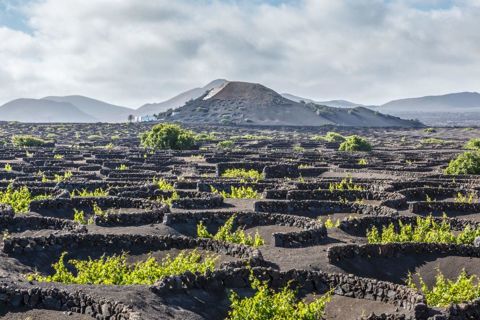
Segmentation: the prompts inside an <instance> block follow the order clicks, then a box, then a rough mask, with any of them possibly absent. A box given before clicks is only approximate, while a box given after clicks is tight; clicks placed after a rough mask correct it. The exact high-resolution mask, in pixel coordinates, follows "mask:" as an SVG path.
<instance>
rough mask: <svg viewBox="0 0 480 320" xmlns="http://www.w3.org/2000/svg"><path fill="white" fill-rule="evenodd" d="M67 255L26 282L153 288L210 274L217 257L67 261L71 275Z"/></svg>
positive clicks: (118, 257)
mask: <svg viewBox="0 0 480 320" xmlns="http://www.w3.org/2000/svg"><path fill="white" fill-rule="evenodd" d="M66 255H67V253H66V252H64V253H62V255H61V256H60V259H59V260H58V262H56V263H54V264H53V265H52V266H53V269H54V270H55V273H54V274H53V275H49V276H42V275H40V274H38V273H34V274H29V275H28V276H27V279H28V280H29V281H33V280H35V281H39V282H60V283H65V284H104V285H133V284H144V285H152V284H154V283H155V282H156V281H158V280H160V279H162V278H164V277H168V276H173V275H180V274H182V273H185V272H187V271H190V272H193V273H197V272H198V273H201V274H205V273H206V272H207V271H213V269H214V267H215V262H216V261H217V259H218V257H217V256H214V255H209V256H206V257H204V258H203V259H202V256H201V255H200V253H198V251H196V250H194V251H192V252H190V253H185V252H181V253H180V254H178V255H177V256H176V257H175V258H171V257H170V255H167V256H166V257H165V258H164V259H162V260H161V261H160V262H159V261H157V259H155V258H154V257H152V256H149V257H148V258H147V259H146V260H144V261H139V262H136V263H134V264H128V263H127V255H126V254H125V253H123V254H121V255H113V256H109V257H107V256H105V255H103V256H102V257H100V258H99V259H96V260H93V259H91V258H89V259H88V260H76V259H71V260H68V264H70V265H72V266H73V267H74V269H75V272H70V270H69V268H68V267H67V265H66V263H65V256H66Z"/></svg>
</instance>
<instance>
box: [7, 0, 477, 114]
mask: <svg viewBox="0 0 480 320" xmlns="http://www.w3.org/2000/svg"><path fill="white" fill-rule="evenodd" d="M479 17H480V0H458V1H454V0H403V1H402V0H303V1H302V0H298V1H295V0H283V1H281V0H263V1H262V0H255V1H253V0H243V1H242V0H236V1H235V0H196V1H194V0H175V1H172V0H152V1H139V0H95V1H86V0H0V104H3V103H5V102H7V101H8V100H11V99H14V98H18V97H31V98H40V97H42V96H47V95H67V94H82V95H87V96H90V97H94V98H98V99H102V100H106V101H108V102H112V103H116V104H120V105H126V106H130V107H135V108H136V107H138V106H140V105H142V104H144V103H146V102H159V101H162V100H165V99H167V98H170V97H172V96H173V95H175V94H177V93H179V92H181V91H184V90H187V89H190V88H193V87H198V86H202V85H204V84H206V83H208V82H210V81H211V80H213V79H216V78H226V79H229V80H242V81H250V82H259V83H262V84H265V85H267V86H269V87H271V88H273V89H275V90H276V91H279V92H289V93H292V94H296V95H299V96H304V97H308V98H314V99H317V100H323V99H348V100H353V101H355V102H359V103H371V104H378V103H383V102H386V101H388V100H391V99H395V98H401V97H411V96H420V95H428V94H441V93H448V92H455V91H480V32H479V30H480V19H479Z"/></svg>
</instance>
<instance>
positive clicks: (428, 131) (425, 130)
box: [423, 128, 437, 133]
mask: <svg viewBox="0 0 480 320" xmlns="http://www.w3.org/2000/svg"><path fill="white" fill-rule="evenodd" d="M423 132H425V133H434V132H437V130H436V129H434V128H425V129H423Z"/></svg>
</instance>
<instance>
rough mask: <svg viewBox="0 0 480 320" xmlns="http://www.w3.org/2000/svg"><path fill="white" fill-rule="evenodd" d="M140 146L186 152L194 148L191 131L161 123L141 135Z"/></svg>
mask: <svg viewBox="0 0 480 320" xmlns="http://www.w3.org/2000/svg"><path fill="white" fill-rule="evenodd" d="M140 140H141V144H142V146H143V147H145V148H149V149H153V150H165V149H173V150H187V149H192V148H193V147H194V146H195V135H194V134H193V132H192V131H190V130H186V129H183V128H182V127H180V126H179V125H176V124H170V123H162V124H157V125H156V126H154V127H153V128H152V129H151V130H150V131H147V132H144V133H143V134H142V135H141V138H140Z"/></svg>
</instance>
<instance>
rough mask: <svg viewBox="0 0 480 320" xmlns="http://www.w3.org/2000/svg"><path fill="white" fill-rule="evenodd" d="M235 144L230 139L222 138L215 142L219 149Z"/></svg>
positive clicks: (230, 147)
mask: <svg viewBox="0 0 480 320" xmlns="http://www.w3.org/2000/svg"><path fill="white" fill-rule="evenodd" d="M234 145H235V142H233V141H232V140H223V141H220V142H219V143H217V148H219V149H232V148H233V146H234Z"/></svg>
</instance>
